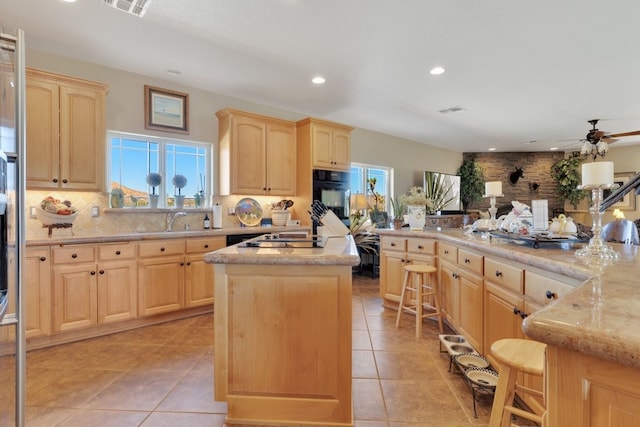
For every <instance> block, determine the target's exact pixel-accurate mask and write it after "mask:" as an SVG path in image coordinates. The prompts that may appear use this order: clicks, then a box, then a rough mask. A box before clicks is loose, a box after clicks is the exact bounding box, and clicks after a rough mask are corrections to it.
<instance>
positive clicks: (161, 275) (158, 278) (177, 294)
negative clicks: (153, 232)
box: [138, 239, 185, 316]
mask: <svg viewBox="0 0 640 427" xmlns="http://www.w3.org/2000/svg"><path fill="white" fill-rule="evenodd" d="M139 256H140V260H139V262H138V268H139V270H138V277H139V279H138V313H140V316H150V315H154V314H160V313H166V312H170V311H176V310H180V309H181V308H183V307H184V266H185V260H184V240H182V239H175V240H173V239H172V240H157V241H152V242H142V243H140V244H139Z"/></svg>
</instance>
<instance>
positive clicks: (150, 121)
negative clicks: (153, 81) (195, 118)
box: [144, 85, 189, 133]
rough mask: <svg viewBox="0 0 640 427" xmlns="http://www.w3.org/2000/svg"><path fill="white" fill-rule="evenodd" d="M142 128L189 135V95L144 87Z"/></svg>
mask: <svg viewBox="0 0 640 427" xmlns="http://www.w3.org/2000/svg"><path fill="white" fill-rule="evenodd" d="M144 117H145V123H144V127H145V128H147V129H155V130H163V131H167V132H178V133H189V94H186V93H182V92H176V91H174V90H168V89H162V88H159V87H153V86H148V85H145V86H144Z"/></svg>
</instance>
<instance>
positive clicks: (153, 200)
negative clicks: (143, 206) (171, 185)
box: [149, 194, 160, 209]
mask: <svg viewBox="0 0 640 427" xmlns="http://www.w3.org/2000/svg"><path fill="white" fill-rule="evenodd" d="M159 198H160V196H158V195H157V194H149V207H150V208H151V209H156V208H157V207H158V199H159Z"/></svg>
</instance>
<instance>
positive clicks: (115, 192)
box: [110, 188, 124, 208]
mask: <svg viewBox="0 0 640 427" xmlns="http://www.w3.org/2000/svg"><path fill="white" fill-rule="evenodd" d="M110 200H111V207H112V208H123V207H124V191H122V189H121V188H114V189H112V190H111V197H110Z"/></svg>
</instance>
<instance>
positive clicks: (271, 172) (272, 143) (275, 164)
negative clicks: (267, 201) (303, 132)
mask: <svg viewBox="0 0 640 427" xmlns="http://www.w3.org/2000/svg"><path fill="white" fill-rule="evenodd" d="M267 145H268V151H267V157H266V164H267V172H268V175H267V193H268V194H270V195H272V196H293V195H295V192H296V130H295V127H294V126H289V127H287V126H282V125H277V124H274V123H270V124H268V125H267Z"/></svg>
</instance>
